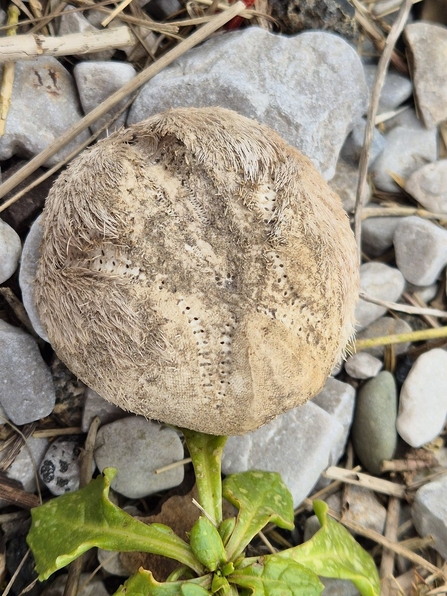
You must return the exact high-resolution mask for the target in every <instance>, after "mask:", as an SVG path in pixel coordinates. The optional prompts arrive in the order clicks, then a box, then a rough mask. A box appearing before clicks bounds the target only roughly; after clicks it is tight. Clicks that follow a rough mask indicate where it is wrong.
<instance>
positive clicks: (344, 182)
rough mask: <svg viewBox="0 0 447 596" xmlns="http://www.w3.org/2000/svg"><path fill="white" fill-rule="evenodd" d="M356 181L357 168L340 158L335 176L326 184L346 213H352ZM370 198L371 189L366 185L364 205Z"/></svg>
mask: <svg viewBox="0 0 447 596" xmlns="http://www.w3.org/2000/svg"><path fill="white" fill-rule="evenodd" d="M358 180H359V168H358V166H357V165H355V166H354V165H352V164H350V163H348V162H346V161H345V160H344V159H342V158H340V159H339V160H338V161H337V167H336V169H335V176H334V177H333V178H332V180H330V181H329V182H328V184H329V186H330V187H331V188H332V190H334V191H335V192H336V193H337V194H338V196H339V197H340V198H341V200H342V202H343V208H344V210H345V211H347V212H348V213H351V212H353V211H354V208H355V201H356V195H357V184H358ZM370 197H371V187H370V186H369V185H368V186H367V189H366V197H365V203H366V202H368V201H369V199H370Z"/></svg>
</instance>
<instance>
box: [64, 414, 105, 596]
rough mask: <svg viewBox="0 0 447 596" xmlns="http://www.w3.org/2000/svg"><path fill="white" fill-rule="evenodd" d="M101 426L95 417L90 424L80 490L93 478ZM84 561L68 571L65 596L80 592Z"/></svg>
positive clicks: (79, 560)
mask: <svg viewBox="0 0 447 596" xmlns="http://www.w3.org/2000/svg"><path fill="white" fill-rule="evenodd" d="M100 424H101V420H100V418H99V416H95V417H94V418H93V420H92V421H91V423H90V428H89V430H88V434H87V438H86V440H85V449H84V451H83V452H82V454H81V470H80V474H79V487H80V488H83V487H84V486H87V484H88V483H89V482H90V480H91V478H92V461H93V450H94V448H95V441H96V434H97V432H98V428H99V425H100ZM83 561H84V555H81V556H80V557H78V558H77V559H76V560H75V561H73V562H72V563H71V564H70V567H69V569H68V577H67V583H66V584H65V589H64V596H76V594H77V592H78V587H79V579H80V577H81V572H82V564H83Z"/></svg>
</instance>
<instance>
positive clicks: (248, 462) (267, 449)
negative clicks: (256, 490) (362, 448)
mask: <svg viewBox="0 0 447 596" xmlns="http://www.w3.org/2000/svg"><path fill="white" fill-rule="evenodd" d="M343 432H344V431H343V426H342V425H341V424H340V422H338V420H336V419H335V417H334V416H331V415H330V414H328V413H327V412H325V411H324V410H323V409H322V408H320V407H319V406H317V405H316V404H314V403H313V402H308V403H307V404H305V405H304V406H300V407H298V408H294V409H293V410H289V411H288V412H286V413H285V414H281V415H280V416H278V417H277V418H275V419H274V420H272V422H270V423H268V424H266V425H265V426H262V427H261V428H259V429H258V430H256V431H254V432H251V433H248V434H246V435H244V436H240V437H239V436H238V437H236V436H232V437H229V439H228V441H227V444H226V445H225V449H224V454H223V458H222V472H223V473H224V474H233V473H236V472H245V471H246V470H265V471H268V472H279V473H280V474H281V476H282V479H283V481H284V483H285V484H286V486H287V487H288V489H289V490H290V492H291V493H292V496H293V503H294V507H297V506H298V505H299V504H300V503H301V502H302V501H303V499H305V498H306V496H307V495H308V494H309V493H310V492H311V490H312V488H313V487H314V485H315V484H316V482H317V480H318V478H319V476H320V474H321V473H322V472H323V471H324V470H325V469H326V468H327V467H328V465H329V461H330V457H331V453H332V448H333V445H334V444H336V443H338V442H339V441H340V437H342V436H343ZM291 445H293V449H291V448H290V446H291Z"/></svg>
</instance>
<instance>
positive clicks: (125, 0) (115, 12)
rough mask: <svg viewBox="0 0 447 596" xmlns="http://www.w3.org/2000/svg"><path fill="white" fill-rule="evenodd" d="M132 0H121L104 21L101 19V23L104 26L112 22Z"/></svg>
mask: <svg viewBox="0 0 447 596" xmlns="http://www.w3.org/2000/svg"><path fill="white" fill-rule="evenodd" d="M131 2H132V0H123V1H122V2H121V4H118V6H117V7H116V8H115V9H114V10H112V12H111V13H110V14H109V16H108V17H106V18H105V19H104V20H103V21H101V25H102V26H103V27H107V25H108V24H109V23H111V22H112V21H113V19H114V18H115V17H116V16H117V15H118V14H119V13H120V12H122V11H123V10H124V9H125V8H126V6H128V5H129V4H130V3H131Z"/></svg>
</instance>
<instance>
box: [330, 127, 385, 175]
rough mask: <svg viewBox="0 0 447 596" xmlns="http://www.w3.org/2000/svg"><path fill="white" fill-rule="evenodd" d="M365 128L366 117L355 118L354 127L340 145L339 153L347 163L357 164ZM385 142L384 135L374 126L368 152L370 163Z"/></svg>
mask: <svg viewBox="0 0 447 596" xmlns="http://www.w3.org/2000/svg"><path fill="white" fill-rule="evenodd" d="M365 128H366V119H365V118H360V119H359V120H357V122H356V123H355V124H354V128H353V129H352V131H351V133H350V134H349V136H348V138H347V139H346V141H345V144H344V145H343V147H342V150H341V153H340V155H341V157H342V158H343V159H344V160H346V161H347V162H348V163H351V164H354V165H357V166H358V163H359V161H360V155H361V153H362V149H363V145H364V144H365ZM385 144H386V141H385V138H384V136H383V135H382V134H380V132H379V131H378V130H377V128H374V131H373V136H372V141H371V148H370V154H369V163H370V164H371V163H372V162H373V161H374V160H375V159H376V158H377V157H378V156H379V155H380V154H381V153H382V151H383V149H384V148H385ZM357 169H358V168H357Z"/></svg>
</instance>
